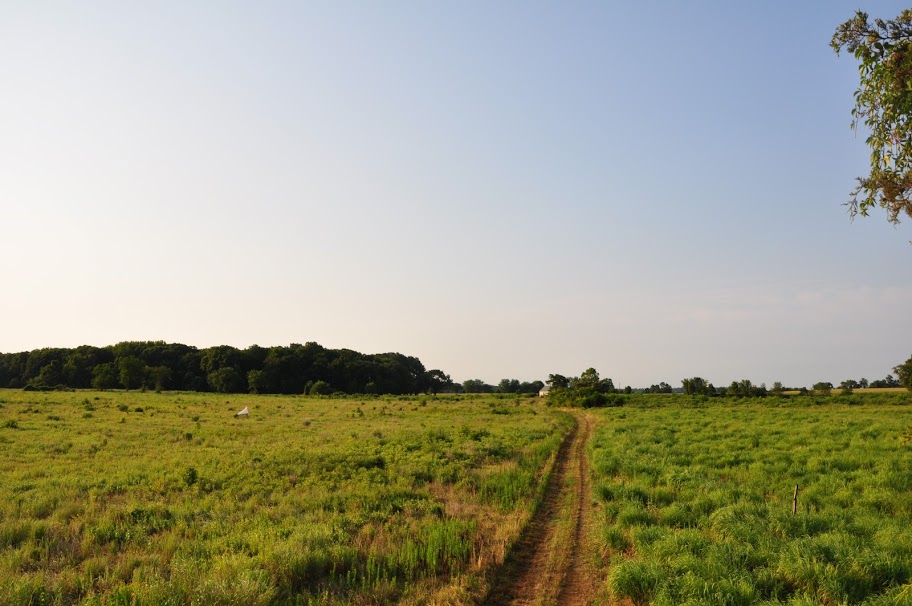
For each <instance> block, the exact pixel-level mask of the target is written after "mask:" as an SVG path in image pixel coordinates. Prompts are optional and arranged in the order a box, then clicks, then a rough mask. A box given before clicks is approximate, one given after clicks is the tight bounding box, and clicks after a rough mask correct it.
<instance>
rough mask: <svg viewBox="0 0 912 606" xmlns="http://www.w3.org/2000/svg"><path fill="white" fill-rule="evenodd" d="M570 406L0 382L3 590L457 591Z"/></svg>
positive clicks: (391, 597)
mask: <svg viewBox="0 0 912 606" xmlns="http://www.w3.org/2000/svg"><path fill="white" fill-rule="evenodd" d="M244 406H249V408H250V417H249V418H247V419H243V418H242V419H237V418H234V416H233V415H234V413H235V412H236V411H238V410H240V409H241V408H243V407H244ZM568 423H569V421H568V418H567V417H566V416H565V415H562V414H561V413H559V412H556V411H551V410H549V409H547V408H545V407H543V406H542V405H541V404H540V403H539V402H538V401H537V400H536V399H531V398H523V399H516V398H511V399H495V398H464V399H459V398H433V397H422V398H386V397H381V398H366V399H308V398H302V397H278V396H230V397H225V396H219V395H215V394H187V393H175V394H160V395H157V394H140V393H121V392H105V393H97V392H79V393H57V392H50V393H35V392H31V393H27V392H19V391H0V445H2V451H3V453H4V457H3V459H2V460H0V486H3V487H4V488H3V491H4V493H5V496H4V498H3V499H2V501H0V603H3V604H11V605H13V604H70V603H87V604H88V603H111V604H134V603H135V604H191V603H199V604H279V603H281V604H285V603H301V604H307V603H353V604H354V603H358V604H360V603H381V602H385V601H397V600H403V601H406V602H409V601H411V602H412V603H420V602H423V601H426V600H428V599H432V598H433V599H434V600H436V601H439V602H441V603H445V602H447V601H450V602H453V603H455V602H459V601H464V600H468V599H470V598H471V596H472V595H475V594H474V593H473V592H476V591H480V590H481V589H480V588H482V586H483V584H484V583H485V579H486V574H487V573H488V571H489V568H490V566H492V565H493V564H496V563H497V562H498V561H499V560H500V559H502V557H503V553H505V552H506V551H507V549H508V547H509V544H510V543H511V541H513V540H515V538H516V535H517V534H518V532H519V530H520V528H521V527H522V524H523V523H524V520H525V519H526V518H527V517H528V515H529V513H530V511H531V509H532V508H533V507H534V505H535V503H536V500H537V498H538V496H539V486H540V482H541V472H542V470H543V468H545V466H546V463H547V462H548V461H549V458H550V457H551V456H552V455H553V453H554V451H555V449H556V446H557V445H558V443H559V441H560V438H561V436H562V435H563V433H564V431H565V430H566V428H567V427H568ZM434 596H436V597H434Z"/></svg>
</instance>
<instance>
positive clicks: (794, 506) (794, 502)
mask: <svg viewBox="0 0 912 606" xmlns="http://www.w3.org/2000/svg"><path fill="white" fill-rule="evenodd" d="M797 513H798V485H797V484H795V496H794V497H793V498H792V515H796V514H797Z"/></svg>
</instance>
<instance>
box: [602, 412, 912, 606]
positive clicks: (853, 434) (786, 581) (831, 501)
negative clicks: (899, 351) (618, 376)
mask: <svg viewBox="0 0 912 606" xmlns="http://www.w3.org/2000/svg"><path fill="white" fill-rule="evenodd" d="M886 396H889V398H887V397H886ZM869 397H871V398H876V399H875V400H870V401H869V400H868V398H869ZM640 403H641V404H643V405H641V406H637V405H636V404H637V401H636V400H634V401H633V405H632V406H628V407H626V408H623V409H611V410H605V411H602V412H601V413H600V414H601V424H600V428H599V430H598V431H597V433H596V434H595V436H594V439H593V441H592V443H591V455H592V463H593V465H592V473H593V480H594V482H593V492H594V495H593V496H594V498H595V499H596V500H597V502H598V503H599V518H600V525H601V528H602V530H601V532H600V533H599V534H600V540H601V554H602V561H603V564H604V566H605V568H606V570H607V580H606V582H607V583H608V586H609V589H610V591H611V593H612V595H613V596H614V598H616V599H629V600H631V601H632V602H634V603H635V604H663V605H665V604H667V605H671V604H706V605H709V604H718V605H723V604H724V605H740V604H744V605H747V604H825V605H836V604H910V603H912V591H910V589H909V583H910V582H912V447H910V446H909V445H905V444H903V443H902V441H901V437H902V435H903V434H904V432H905V431H906V428H907V427H909V426H910V425H912V406H910V405H909V404H910V402H909V397H908V396H907V395H902V394H899V395H897V394H886V395H878V396H864V397H863V398H862V400H861V401H855V400H848V401H847V399H846V398H844V397H839V396H835V397H832V398H829V399H821V398H804V399H797V400H785V401H780V400H768V401H766V402H759V403H758V402H753V403H747V402H745V401H723V402H708V403H707V402H702V401H699V400H697V399H693V400H691V399H687V398H682V399H681V400H678V405H677V406H674V405H671V402H670V401H666V402H665V404H664V405H661V406H656V405H655V402H649V401H647V400H641V401H640ZM681 404H684V406H682V405H681ZM796 484H798V485H799V500H798V512H797V515H793V514H792V496H793V490H794V486H795V485H796Z"/></svg>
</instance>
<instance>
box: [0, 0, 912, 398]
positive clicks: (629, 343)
mask: <svg viewBox="0 0 912 606" xmlns="http://www.w3.org/2000/svg"><path fill="white" fill-rule="evenodd" d="M860 6H861V8H863V9H864V10H866V11H868V12H869V13H871V14H872V15H873V16H882V17H885V18H890V17H893V16H895V15H896V14H898V13H899V12H900V10H901V9H902V8H904V5H903V4H901V3H897V2H865V3H864V4H862V5H860ZM858 7H859V4H858V3H857V2H855V3H849V2H843V1H834V2H816V3H796V2H782V1H776V2H763V3H741V2H730V1H725V2H722V1H719V2H688V3H683V2H650V3H624V4H617V5H615V4H612V3H604V2H599V3H576V4H575V5H573V6H571V5H570V4H569V3H532V2H510V3H507V2H503V3H491V2H458V3H456V2H454V3H450V4H449V6H441V3H419V2H394V3H377V2H360V3H359V2H347V3H342V2H325V3H298V2H287V3H278V2H259V3H230V2H212V3H202V2H199V3H185V2H160V3H139V2H133V3H124V2H89V3H78V4H74V3H66V2H58V3H54V2H9V3H3V4H2V5H0V93H2V94H0V210H2V214H0V216H2V220H3V227H4V229H3V231H2V238H0V272H2V274H0V275H2V276H3V284H4V286H3V292H2V296H0V351H6V352H8V351H19V350H25V349H33V348H37V347H44V346H75V345H79V344H83V343H90V344H96V345H106V344H112V343H114V342H117V341H121V340H140V339H164V340H168V341H178V342H183V343H189V344H193V345H197V346H200V347H205V346H209V345H215V344H222V343H227V344H232V345H236V346H239V347H244V346H247V345H250V344H253V343H257V344H260V345H264V346H265V345H278V344H287V343H290V342H304V341H317V342H319V343H321V344H323V345H325V346H328V347H348V348H351V349H356V350H359V351H364V352H369V353H372V352H381V351H401V352H403V353H407V354H411V355H417V356H418V357H420V358H421V359H422V361H424V362H425V364H426V365H427V366H429V367H439V368H442V369H444V370H445V371H447V372H450V373H451V374H452V375H453V378H454V379H457V380H464V379H468V378H475V377H477V378H482V379H485V380H488V381H497V380H499V379H500V378H503V377H516V378H519V379H524V380H531V379H536V378H540V379H544V378H547V374H548V373H550V372H560V373H563V374H578V373H579V372H580V371H582V370H583V369H585V368H586V367H588V366H595V367H596V368H597V369H599V371H600V372H601V373H602V375H603V376H611V377H613V378H614V379H615V381H618V382H620V383H621V384H632V385H634V386H637V385H648V384H649V383H654V382H658V381H662V380H664V381H668V382H669V383H672V384H673V385H678V384H679V381H680V379H681V378H683V377H686V376H693V375H700V376H703V377H705V378H707V379H709V380H710V381H713V382H714V383H716V384H717V385H720V384H727V383H729V382H730V381H732V380H734V379H742V378H750V379H752V380H753V381H755V382H758V383H759V382H761V381H765V382H768V383H769V382H772V381H775V380H781V381H783V382H785V383H787V384H794V385H809V384H811V383H813V382H815V381H818V380H830V381H834V382H838V381H840V380H842V379H845V378H848V377H853V378H858V377H861V376H866V377H867V378H869V379H873V378H882V377H883V376H884V375H885V374H886V373H887V372H889V371H890V369H891V368H892V366H894V365H896V364H898V363H900V362H902V361H904V360H905V359H907V358H908V357H909V355H910V354H912V339H910V336H912V314H909V310H910V309H912V263H910V261H912V244H910V240H912V228H910V225H909V223H908V222H907V223H905V224H902V225H901V226H900V227H899V228H894V227H893V226H891V225H890V224H888V223H887V222H886V220H885V218H884V215H883V213H881V212H877V213H875V214H874V216H872V217H871V218H868V219H858V220H856V221H855V222H854V223H852V222H850V221H849V218H848V216H847V215H846V212H845V208H844V207H843V206H842V205H841V204H842V203H843V202H844V201H845V200H846V199H847V198H848V192H849V191H850V190H851V189H852V187H853V185H854V178H855V177H856V176H859V175H861V174H863V173H864V171H865V168H866V166H865V162H866V158H867V150H866V148H865V145H864V133H861V132H859V133H858V134H853V132H852V131H851V130H850V129H849V123H850V110H851V103H852V92H853V91H854V89H855V87H856V83H857V67H856V64H855V61H854V59H853V58H852V57H848V56H843V57H840V58H837V57H836V56H835V55H834V54H833V52H832V51H831V50H830V48H829V46H828V43H829V39H830V36H831V35H832V32H833V30H834V29H835V27H836V26H837V25H838V24H839V23H840V22H842V21H844V20H846V19H848V18H849V17H850V16H851V15H852V13H853V11H854V10H855V8H858Z"/></svg>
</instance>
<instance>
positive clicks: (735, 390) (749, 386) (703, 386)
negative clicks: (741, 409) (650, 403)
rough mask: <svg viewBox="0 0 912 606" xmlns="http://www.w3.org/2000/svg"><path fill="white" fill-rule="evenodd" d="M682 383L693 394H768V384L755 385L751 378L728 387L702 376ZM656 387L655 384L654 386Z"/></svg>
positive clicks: (738, 396) (759, 395) (776, 386)
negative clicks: (716, 384) (715, 383)
mask: <svg viewBox="0 0 912 606" xmlns="http://www.w3.org/2000/svg"><path fill="white" fill-rule="evenodd" d="M665 385H667V383H661V384H660V387H661V386H665ZM681 385H682V386H683V391H684V393H685V394H688V395H692V396H728V397H733V398H764V397H766V396H767V395H768V392H767V389H766V384H764V383H761V384H760V385H754V384H753V383H752V382H751V381H750V379H743V380H741V381H732V383H731V385H729V386H728V387H719V388H717V387H715V386H714V385H713V384H712V383H710V382H708V381H707V380H706V379H703V378H702V377H692V378H690V379H682V380H681ZM653 387H655V386H653ZM773 389H774V391H775V390H778V393H781V392H782V383H778V382H777V383H776V384H775V385H774V388H773ZM652 393H669V392H668V391H665V392H652Z"/></svg>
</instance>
